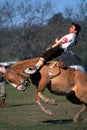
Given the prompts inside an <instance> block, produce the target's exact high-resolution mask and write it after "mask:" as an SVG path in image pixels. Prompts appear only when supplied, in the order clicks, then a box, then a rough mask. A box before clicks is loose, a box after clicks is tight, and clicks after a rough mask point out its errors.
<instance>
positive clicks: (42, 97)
mask: <svg viewBox="0 0 87 130" xmlns="http://www.w3.org/2000/svg"><path fill="white" fill-rule="evenodd" d="M38 96H39V98H41V99H42V100H43V101H44V102H46V103H50V104H52V105H57V103H56V101H55V100H54V99H50V98H48V97H46V96H44V95H43V94H42V93H41V92H38Z"/></svg>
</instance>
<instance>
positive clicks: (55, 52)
mask: <svg viewBox="0 0 87 130" xmlns="http://www.w3.org/2000/svg"><path fill="white" fill-rule="evenodd" d="M62 52H64V49H63V48H61V47H59V46H58V47H55V48H52V49H50V50H48V51H46V52H45V53H44V54H43V55H42V57H43V58H44V59H45V62H47V61H50V60H52V59H53V58H56V57H58V56H60V55H61V54H62Z"/></svg>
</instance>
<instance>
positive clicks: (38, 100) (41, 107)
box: [35, 92, 52, 116]
mask: <svg viewBox="0 0 87 130" xmlns="http://www.w3.org/2000/svg"><path fill="white" fill-rule="evenodd" d="M38 95H39V94H38V92H37V93H36V97H35V102H36V103H37V104H38V106H39V107H40V109H41V110H42V112H44V113H45V114H47V115H50V116H51V115H52V111H51V110H49V109H46V108H45V107H44V106H43V105H42V104H41V102H40V97H39V96H38Z"/></svg>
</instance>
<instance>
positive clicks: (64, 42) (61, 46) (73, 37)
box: [28, 23, 81, 74]
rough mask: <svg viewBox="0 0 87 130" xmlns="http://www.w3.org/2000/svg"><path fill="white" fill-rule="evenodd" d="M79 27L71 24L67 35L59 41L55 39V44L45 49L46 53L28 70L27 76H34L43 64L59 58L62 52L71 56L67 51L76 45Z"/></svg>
mask: <svg viewBox="0 0 87 130" xmlns="http://www.w3.org/2000/svg"><path fill="white" fill-rule="evenodd" d="M80 30H81V27H80V25H79V24H76V23H72V26H71V27H70V28H69V34H67V35H65V36H63V37H62V38H61V39H60V40H59V39H58V38H56V39H55V43H54V44H53V45H52V46H51V47H49V48H47V49H46V52H45V53H44V54H43V55H42V57H41V58H40V59H39V61H38V62H37V63H36V65H35V66H31V67H29V68H28V73H29V74H34V73H36V72H37V70H39V69H40V68H41V67H42V66H43V65H44V63H46V62H47V61H50V60H52V59H53V58H55V57H57V56H60V55H61V54H62V52H65V53H68V54H69V55H73V53H72V52H71V51H69V50H68V47H69V49H70V48H71V47H73V46H75V45H76V42H77V35H78V34H79V32H80Z"/></svg>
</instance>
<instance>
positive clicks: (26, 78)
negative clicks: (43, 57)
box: [6, 69, 31, 88]
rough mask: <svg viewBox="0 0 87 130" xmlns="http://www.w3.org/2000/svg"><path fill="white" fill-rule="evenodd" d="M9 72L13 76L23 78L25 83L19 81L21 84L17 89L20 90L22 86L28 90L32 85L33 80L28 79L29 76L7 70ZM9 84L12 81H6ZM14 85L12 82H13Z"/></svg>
mask: <svg viewBox="0 0 87 130" xmlns="http://www.w3.org/2000/svg"><path fill="white" fill-rule="evenodd" d="M7 71H9V72H10V73H11V74H12V75H19V76H21V77H22V79H23V81H22V82H20V81H19V80H17V79H16V80H17V81H18V82H19V84H18V85H17V86H16V88H18V87H19V86H20V85H22V86H23V87H25V88H27V86H30V85H31V80H30V78H28V76H27V74H26V75H25V74H23V73H20V72H18V71H16V70H14V69H9V70H7ZM6 80H7V81H8V82H11V81H10V80H8V79H6ZM11 83H12V82H11Z"/></svg>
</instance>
